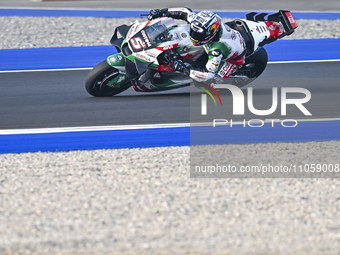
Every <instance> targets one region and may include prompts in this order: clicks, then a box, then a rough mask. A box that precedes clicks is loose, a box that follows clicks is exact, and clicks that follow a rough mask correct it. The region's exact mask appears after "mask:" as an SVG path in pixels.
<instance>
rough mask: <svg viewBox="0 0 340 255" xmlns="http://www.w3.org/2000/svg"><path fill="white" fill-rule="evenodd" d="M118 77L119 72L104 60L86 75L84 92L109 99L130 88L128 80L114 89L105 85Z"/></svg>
mask: <svg viewBox="0 0 340 255" xmlns="http://www.w3.org/2000/svg"><path fill="white" fill-rule="evenodd" d="M118 75H119V71H118V70H117V69H116V68H114V67H112V66H110V65H109V64H108V63H107V62H106V60H104V61H103V62H101V63H99V64H98V65H96V66H95V67H94V68H93V69H92V70H91V71H90V72H89V74H88V75H87V78H86V82H85V88H86V91H87V92H88V93H89V94H90V95H92V96H95V97H111V96H114V95H117V94H119V93H121V92H123V91H124V90H127V89H128V88H130V87H131V86H132V84H131V81H130V80H128V81H127V82H125V83H124V84H122V85H121V86H119V87H116V88H113V87H110V86H108V85H107V84H108V83H109V82H110V81H112V80H113V79H114V78H116V77H117V76H118Z"/></svg>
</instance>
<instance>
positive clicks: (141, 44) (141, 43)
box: [130, 37, 146, 50]
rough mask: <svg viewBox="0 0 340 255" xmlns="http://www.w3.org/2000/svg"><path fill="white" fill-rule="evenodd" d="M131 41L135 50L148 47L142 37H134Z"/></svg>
mask: <svg viewBox="0 0 340 255" xmlns="http://www.w3.org/2000/svg"><path fill="white" fill-rule="evenodd" d="M130 43H131V45H132V47H133V48H134V49H135V50H140V49H142V48H143V49H146V43H145V42H144V41H143V40H142V38H140V37H136V38H132V39H131V40H130Z"/></svg>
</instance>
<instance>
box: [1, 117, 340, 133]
mask: <svg viewBox="0 0 340 255" xmlns="http://www.w3.org/2000/svg"><path fill="white" fill-rule="evenodd" d="M296 121H298V122H321V121H340V118H324V119H297V120H296ZM264 122H265V123H271V121H264ZM274 122H275V123H277V122H279V121H274ZM210 125H212V122H204V123H193V124H190V123H173V124H145V125H120V126H90V127H63V128H32V129H3V130H0V135H23V134H50V133H65V132H89V131H114V130H136V129H155V128H178V127H190V126H210ZM233 125H243V122H240V121H238V122H233Z"/></svg>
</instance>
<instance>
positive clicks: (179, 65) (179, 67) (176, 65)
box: [173, 60, 190, 76]
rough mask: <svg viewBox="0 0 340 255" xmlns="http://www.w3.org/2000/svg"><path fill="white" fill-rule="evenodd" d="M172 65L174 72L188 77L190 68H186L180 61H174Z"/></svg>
mask: <svg viewBox="0 0 340 255" xmlns="http://www.w3.org/2000/svg"><path fill="white" fill-rule="evenodd" d="M173 65H174V70H175V71H178V72H181V73H184V74H185V75H187V76H189V75H190V67H189V66H186V65H185V64H184V63H183V61H182V60H175V61H174V62H173Z"/></svg>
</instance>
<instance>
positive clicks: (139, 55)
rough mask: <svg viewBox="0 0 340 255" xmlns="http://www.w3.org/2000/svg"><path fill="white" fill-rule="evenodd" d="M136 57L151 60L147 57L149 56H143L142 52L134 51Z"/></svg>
mask: <svg viewBox="0 0 340 255" xmlns="http://www.w3.org/2000/svg"><path fill="white" fill-rule="evenodd" d="M136 57H137V58H140V59H143V60H145V61H148V62H152V60H151V58H149V57H147V56H145V55H143V54H140V53H136Z"/></svg>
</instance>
